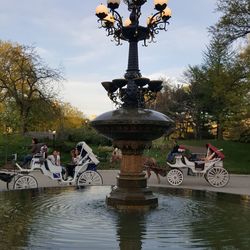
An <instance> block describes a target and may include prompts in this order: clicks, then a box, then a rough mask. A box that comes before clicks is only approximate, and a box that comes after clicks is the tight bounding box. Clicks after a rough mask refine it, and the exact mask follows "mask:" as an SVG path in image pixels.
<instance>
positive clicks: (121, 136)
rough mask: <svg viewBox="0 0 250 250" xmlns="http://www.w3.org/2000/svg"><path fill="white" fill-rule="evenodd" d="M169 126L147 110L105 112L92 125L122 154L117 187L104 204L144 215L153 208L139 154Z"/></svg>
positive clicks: (161, 116)
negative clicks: (111, 141) (142, 212)
mask: <svg viewBox="0 0 250 250" xmlns="http://www.w3.org/2000/svg"><path fill="white" fill-rule="evenodd" d="M172 124H173V121H172V120H171V119H170V118H168V117H167V116H166V115H164V114H162V113H159V112H156V111H153V110H148V109H129V108H120V109H118V110H114V111H110V112H106V113H104V114H102V115H100V116H98V117H97V118H96V119H95V120H94V121H92V126H93V127H94V128H95V129H96V130H98V131H99V132H100V133H102V134H103V135H104V136H106V137H108V138H110V139H112V140H113V145H114V147H117V148H119V149H121V150H122V161H121V167H120V173H119V175H118V176H117V184H116V186H115V187H114V188H113V189H112V191H111V193H110V194H109V196H107V199H106V202H107V205H108V206H112V207H114V208H117V209H119V210H140V211H142V210H143V211H145V210H149V209H151V208H155V207H157V205H158V199H157V198H156V197H155V196H154V195H153V193H152V191H151V190H150V189H149V188H148V187H147V178H146V177H145V173H144V172H143V150H144V149H145V148H149V147H150V146H151V143H152V140H154V139H157V138H159V137H160V136H162V135H163V134H164V132H165V131H167V130H168V129H169V128H170V127H171V126H172Z"/></svg>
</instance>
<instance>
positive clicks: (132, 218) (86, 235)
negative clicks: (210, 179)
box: [0, 187, 250, 250]
mask: <svg viewBox="0 0 250 250" xmlns="http://www.w3.org/2000/svg"><path fill="white" fill-rule="evenodd" d="M109 192H110V187H88V188H85V189H82V190H75V189H74V188H64V189H62V188H61V189H44V190H30V191H27V190H25V191H13V192H2V193H0V249H94V250H95V249H103V250H105V249H109V250H110V249H124V250H125V249H126V250H130V249H133V250H137V249H149V250H152V249H250V200H249V197H242V196H237V195H226V194H215V193H206V192H201V191H187V190H186V191H181V190H179V191H174V190H172V189H170V190H167V189H165V190H155V194H156V195H157V196H158V198H159V207H158V208H157V209H155V210H152V211H150V212H148V213H146V214H125V213H119V212H116V211H115V210H112V209H108V208H107V207H106V205H105V197H106V195H107V194H108V193H109Z"/></svg>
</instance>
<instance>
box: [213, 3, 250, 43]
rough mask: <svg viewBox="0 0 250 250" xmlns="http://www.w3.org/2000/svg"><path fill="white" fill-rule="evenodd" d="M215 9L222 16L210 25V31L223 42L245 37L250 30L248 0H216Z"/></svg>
mask: <svg viewBox="0 0 250 250" xmlns="http://www.w3.org/2000/svg"><path fill="white" fill-rule="evenodd" d="M216 10H217V11H218V12H221V13H222V16H221V17H220V19H219V21H218V22H217V23H216V24H215V25H214V26H211V27H210V29H209V31H210V33H212V34H216V36H217V37H220V38H221V39H222V40H223V41H224V42H225V43H231V42H233V41H235V40H236V39H238V38H246V37H247V34H249V32H250V22H249V20H250V2H249V0H218V1H217V9H216Z"/></svg>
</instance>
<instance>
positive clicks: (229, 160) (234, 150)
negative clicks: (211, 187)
mask: <svg viewBox="0 0 250 250" xmlns="http://www.w3.org/2000/svg"><path fill="white" fill-rule="evenodd" d="M30 143H31V138H27V137H22V136H18V135H11V136H10V135H9V136H6V135H0V167H1V166H3V164H4V163H5V162H6V160H7V159H9V158H10V156H11V155H12V154H13V153H18V156H19V159H18V160H19V161H20V160H21V159H22V156H24V155H26V154H27V153H28V150H27V146H28V145H30ZM48 143H49V144H50V145H49V147H51V145H52V141H50V142H48ZM178 143H179V144H184V145H187V146H196V147H203V148H205V144H206V143H211V144H212V145H214V146H216V147H217V148H222V149H223V153H224V155H225V159H224V166H225V168H226V169H227V170H228V171H229V172H230V173H237V174H250V144H249V143H240V142H233V141H219V140H183V141H178ZM58 146H60V145H58ZM74 146H75V143H72V142H68V141H64V147H62V149H61V160H62V162H63V163H67V162H69V160H70V148H72V147H74ZM90 146H91V147H92V149H93V152H94V153H95V154H96V155H97V156H98V157H99V160H100V166H99V167H100V169H118V168H119V164H117V163H113V164H111V163H110V162H109V159H110V157H111V153H112V147H108V146H104V147H103V146H102V147H98V146H94V145H90ZM172 147H173V142H171V141H167V140H165V141H164V140H163V138H160V139H158V140H156V141H154V142H153V146H152V147H151V148H150V149H147V150H145V151H144V155H145V156H149V157H154V158H155V159H156V161H157V164H158V165H160V166H166V158H167V155H168V153H169V151H170V150H171V148H172ZM59 148H60V147H59ZM63 148H64V150H63ZM194 153H195V152H194Z"/></svg>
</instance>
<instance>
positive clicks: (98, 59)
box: [0, 0, 219, 116]
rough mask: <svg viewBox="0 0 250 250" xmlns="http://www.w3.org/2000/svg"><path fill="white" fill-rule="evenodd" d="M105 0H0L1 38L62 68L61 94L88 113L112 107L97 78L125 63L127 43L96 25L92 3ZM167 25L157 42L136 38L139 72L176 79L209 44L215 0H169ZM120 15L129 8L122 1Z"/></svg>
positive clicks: (147, 11)
mask: <svg viewBox="0 0 250 250" xmlns="http://www.w3.org/2000/svg"><path fill="white" fill-rule="evenodd" d="M153 2H154V1H153V0H148V1H147V3H145V4H144V5H143V6H142V13H143V14H142V16H141V20H140V24H141V25H144V24H145V23H146V18H147V16H149V15H151V14H153V13H155V10H154V4H153ZM100 3H103V4H105V3H106V1H104V0H71V1H69V0H22V1H20V0H8V1H7V0H0V39H1V40H4V41H12V42H18V43H20V44H24V45H32V46H34V47H35V48H36V49H37V52H38V54H39V55H40V56H41V57H42V59H43V60H44V61H45V62H46V63H47V64H48V65H49V66H50V67H52V68H62V69H63V74H64V78H65V81H64V82H63V83H62V85H61V91H60V96H61V100H62V101H64V102H70V103H71V105H73V106H75V107H77V108H78V109H79V110H81V111H83V113H84V114H85V115H87V116H92V115H99V114H101V113H103V112H106V111H109V110H112V109H114V108H115V106H114V105H113V104H112V102H111V101H110V99H109V98H108V96H107V93H106V91H105V90H104V89H103V87H102V85H101V82H103V81H111V80H112V79H115V78H122V77H123V76H124V73H125V72H126V69H127V61H128V43H127V42H123V44H122V46H116V45H115V43H114V42H112V41H111V40H112V38H111V37H107V36H106V33H105V30H104V29H99V28H98V26H99V24H98V23H97V17H96V16H95V8H96V7H97V6H98V5H99V4H100ZM168 7H169V8H171V9H172V18H171V19H170V20H169V21H170V25H169V26H168V31H167V32H165V31H161V32H160V34H158V35H157V36H156V43H151V44H149V45H148V47H143V46H142V43H139V66H140V71H141V74H142V76H143V77H149V78H150V79H151V80H153V79H158V78H159V77H166V78H167V79H168V78H170V79H173V80H174V81H175V82H176V81H181V77H182V74H183V71H184V70H185V69H186V68H187V67H188V65H198V64H200V63H201V62H202V53H203V51H204V50H205V49H206V46H207V45H208V44H209V39H210V38H209V34H208V32H207V28H208V27H209V26H211V25H213V24H215V23H216V21H217V20H218V18H219V15H218V13H216V12H215V7H216V0H189V1H186V0H169V2H168ZM118 11H119V12H120V14H121V15H122V16H123V17H124V20H125V19H126V18H127V17H128V15H129V12H128V11H127V9H126V5H125V4H124V3H123V2H122V1H121V4H120V8H119V9H118Z"/></svg>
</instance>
